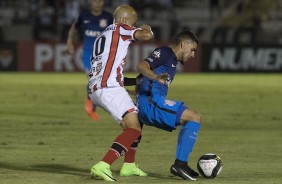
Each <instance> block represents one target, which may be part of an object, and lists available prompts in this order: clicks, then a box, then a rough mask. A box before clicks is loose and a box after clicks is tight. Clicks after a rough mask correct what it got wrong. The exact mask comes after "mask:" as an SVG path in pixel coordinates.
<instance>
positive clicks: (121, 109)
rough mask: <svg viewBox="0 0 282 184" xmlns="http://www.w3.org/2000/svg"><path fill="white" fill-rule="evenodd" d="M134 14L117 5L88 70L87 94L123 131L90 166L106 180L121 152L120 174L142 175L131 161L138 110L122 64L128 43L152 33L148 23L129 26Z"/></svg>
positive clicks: (137, 136) (137, 137) (138, 129)
mask: <svg viewBox="0 0 282 184" xmlns="http://www.w3.org/2000/svg"><path fill="white" fill-rule="evenodd" d="M136 21H137V13H136V11H135V10H134V8H132V7H131V6H129V5H120V6H118V7H117V9H116V10H115V12H114V24H112V25H109V26H108V27H107V28H106V29H105V30H104V32H103V33H102V35H100V36H99V37H98V38H97V39H96V41H95V43H94V48H93V55H92V56H93V57H92V59H91V71H90V73H89V92H90V94H89V97H90V98H91V100H92V101H94V102H95V103H96V104H97V105H98V106H100V107H102V108H103V109H105V110H106V111H107V112H108V113H109V114H110V115H111V116H112V117H113V118H114V119H115V121H116V122H117V123H118V124H119V125H120V126H121V128H122V129H123V132H122V133H121V134H120V135H118V136H117V137H116V139H115V140H114V142H113V144H112V146H111V148H110V149H109V150H108V152H107V153H106V154H105V156H104V157H103V159H102V160H101V161H100V162H98V163H97V164H96V165H94V166H93V167H92V168H91V174H92V175H93V176H95V177H98V178H101V179H103V180H106V181H116V179H115V178H114V177H113V176H112V172H111V171H110V166H111V164H112V163H113V162H114V161H115V160H117V159H118V158H119V157H120V156H122V155H124V157H125V158H124V164H123V166H122V168H121V170H120V175H121V176H131V175H137V176H146V175H147V173H145V172H143V171H142V170H141V169H139V168H138V167H137V165H136V164H135V162H134V159H135V153H136V149H137V146H138V143H139V141H140V139H141V125H140V123H139V120H138V117H137V112H138V109H137V107H136V106H135V104H134V103H133V101H132V99H131V98H130V96H129V94H128V93H127V91H126V89H125V88H124V81H123V79H124V77H123V66H124V63H125V57H126V55H127V51H128V46H129V45H130V44H131V43H132V42H133V41H142V40H144V41H145V40H150V39H152V38H153V32H152V30H151V27H150V26H149V25H142V26H140V28H135V27H133V26H134V24H135V23H136Z"/></svg>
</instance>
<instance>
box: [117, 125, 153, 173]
mask: <svg viewBox="0 0 282 184" xmlns="http://www.w3.org/2000/svg"><path fill="white" fill-rule="evenodd" d="M140 125H141V129H142V127H143V124H142V123H141V122H140ZM141 138H142V135H140V136H139V137H138V138H137V139H136V140H135V141H134V142H133V143H132V144H131V146H130V148H129V150H128V152H126V153H125V154H124V161H123V165H122V168H121V170H120V175H121V176H148V174H147V173H145V172H144V171H142V170H141V169H140V168H138V165H136V164H135V155H136V152H137V148H138V145H139V143H140V141H141Z"/></svg>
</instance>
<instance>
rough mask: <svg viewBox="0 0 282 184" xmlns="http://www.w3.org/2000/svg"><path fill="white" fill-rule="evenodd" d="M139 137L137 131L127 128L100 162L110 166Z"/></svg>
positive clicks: (139, 133)
mask: <svg viewBox="0 0 282 184" xmlns="http://www.w3.org/2000/svg"><path fill="white" fill-rule="evenodd" d="M140 135H141V132H140V131H139V130H136V129H134V128H127V129H126V130H124V131H123V132H122V133H121V134H120V135H119V136H118V137H117V138H116V139H115V141H114V143H113V144H112V147H111V149H110V150H109V151H108V153H107V154H106V155H105V156H104V158H103V159H102V161H104V162H106V163H108V164H110V165H111V164H112V163H113V162H114V161H115V160H116V159H118V158H119V157H120V156H122V155H123V154H125V153H126V152H128V151H129V150H130V146H131V145H132V143H133V142H134V141H135V140H136V139H137V138H138V137H139V136H140Z"/></svg>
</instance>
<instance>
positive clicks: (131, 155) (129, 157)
mask: <svg viewBox="0 0 282 184" xmlns="http://www.w3.org/2000/svg"><path fill="white" fill-rule="evenodd" d="M141 138H142V136H141V135H140V136H139V137H138V138H137V139H136V140H135V141H134V142H133V143H132V144H131V146H130V149H129V150H128V152H126V153H125V154H124V162H126V163H134V162H135V154H136V151H137V148H138V144H139V142H140V141H141Z"/></svg>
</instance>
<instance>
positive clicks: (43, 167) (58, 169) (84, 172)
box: [0, 162, 180, 180]
mask: <svg viewBox="0 0 282 184" xmlns="http://www.w3.org/2000/svg"><path fill="white" fill-rule="evenodd" d="M0 169H9V170H17V171H33V172H46V173H56V174H70V175H76V176H83V177H87V178H88V177H89V179H92V178H93V177H91V176H90V171H89V169H82V168H77V167H73V166H69V165H63V164H35V165H17V164H10V163H5V162H0ZM113 173H114V174H115V175H116V176H118V175H119V171H118V170H113ZM148 177H152V178H157V179H161V180H167V179H170V180H179V179H180V178H178V177H175V176H172V175H169V174H168V175H161V174H156V173H151V172H150V173H148Z"/></svg>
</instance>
